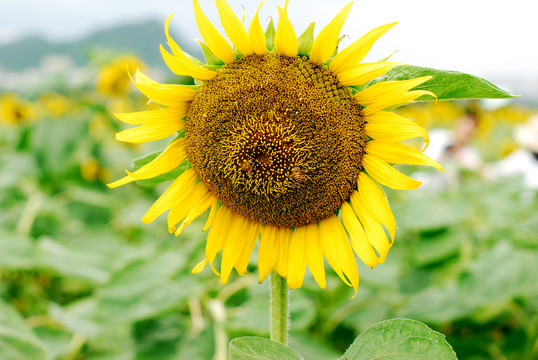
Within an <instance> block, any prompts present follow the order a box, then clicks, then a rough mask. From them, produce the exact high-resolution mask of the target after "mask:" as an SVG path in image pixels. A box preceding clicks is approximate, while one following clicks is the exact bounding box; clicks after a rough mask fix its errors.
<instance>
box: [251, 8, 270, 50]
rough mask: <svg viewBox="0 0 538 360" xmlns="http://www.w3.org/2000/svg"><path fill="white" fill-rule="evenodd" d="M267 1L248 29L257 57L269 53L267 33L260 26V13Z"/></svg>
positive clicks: (257, 11)
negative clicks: (266, 41) (266, 40)
mask: <svg viewBox="0 0 538 360" xmlns="http://www.w3.org/2000/svg"><path fill="white" fill-rule="evenodd" d="M264 2H265V1H262V2H261V3H260V5H259V6H258V10H256V14H255V15H254V17H253V18H252V20H251V21H250V26H249V28H248V32H249V37H250V46H251V47H252V50H253V51H254V53H256V55H263V54H265V53H266V52H267V45H266V44H265V33H264V32H263V28H262V26H261V25H260V19H259V16H258V13H259V12H260V9H261V7H262V5H263V3H264Z"/></svg>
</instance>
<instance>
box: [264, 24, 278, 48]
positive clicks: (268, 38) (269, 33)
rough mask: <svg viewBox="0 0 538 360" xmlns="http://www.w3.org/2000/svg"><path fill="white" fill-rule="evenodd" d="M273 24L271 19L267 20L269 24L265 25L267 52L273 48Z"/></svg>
mask: <svg viewBox="0 0 538 360" xmlns="http://www.w3.org/2000/svg"><path fill="white" fill-rule="evenodd" d="M275 34H276V29H275V23H274V22H273V18H271V19H270V20H269V24H267V29H266V30H265V44H266V45H267V50H269V51H271V50H273V49H274V48H275Z"/></svg>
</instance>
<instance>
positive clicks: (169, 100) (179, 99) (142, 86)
mask: <svg viewBox="0 0 538 360" xmlns="http://www.w3.org/2000/svg"><path fill="white" fill-rule="evenodd" d="M133 83H134V84H135V86H136V87H137V89H138V90H140V92H141V93H142V94H144V95H146V96H147V97H148V98H149V99H151V101H153V102H156V103H159V104H163V105H166V106H173V107H177V106H181V105H183V104H185V103H187V102H189V101H191V100H192V99H194V96H195V95H196V90H194V89H193V88H190V87H186V86H184V85H173V84H159V83H157V82H155V81H153V80H151V79H150V78H149V77H147V76H146V75H144V74H143V73H142V72H141V71H139V70H137V71H136V81H133Z"/></svg>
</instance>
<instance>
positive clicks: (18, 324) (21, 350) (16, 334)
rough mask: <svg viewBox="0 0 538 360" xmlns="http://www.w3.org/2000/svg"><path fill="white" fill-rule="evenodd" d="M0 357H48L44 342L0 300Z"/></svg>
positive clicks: (12, 359)
mask: <svg viewBox="0 0 538 360" xmlns="http://www.w3.org/2000/svg"><path fill="white" fill-rule="evenodd" d="M0 358H1V359H5V360H16V359H35V360H42V359H43V360H46V359H47V358H48V354H47V349H46V346H45V344H44V343H43V342H42V341H40V340H39V338H38V337H37V336H36V335H35V334H34V333H33V332H32V331H31V329H29V328H28V326H27V325H26V324H25V323H24V319H23V318H22V317H21V316H20V315H19V313H18V312H17V311H16V310H15V309H13V308H12V307H11V306H9V305H7V304H5V303H4V302H2V301H0Z"/></svg>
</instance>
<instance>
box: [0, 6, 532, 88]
mask: <svg viewBox="0 0 538 360" xmlns="http://www.w3.org/2000/svg"><path fill="white" fill-rule="evenodd" d="M228 2H229V4H230V5H231V6H232V8H233V9H234V10H235V11H236V13H237V14H238V15H240V14H241V12H242V6H244V7H245V9H246V18H247V23H248V22H250V19H251V17H252V15H253V14H254V12H255V11H256V8H257V6H258V3H259V2H258V1H254V0H228ZM200 3H201V6H202V8H203V10H204V12H206V14H207V15H208V17H209V18H210V19H211V20H213V21H214V23H217V22H218V21H217V20H218V13H217V11H216V8H215V3H214V1H212V0H200ZM283 3H284V0H268V1H267V2H266V3H265V4H264V6H263V7H262V10H261V12H260V19H261V22H262V25H265V24H266V23H267V19H268V17H269V16H273V17H275V18H277V17H278V16H277V15H278V13H277V10H276V6H277V5H281V6H282V5H283ZM347 3H348V1H342V0H333V1H323V0H311V1H307V0H291V1H290V2H289V5H288V11H289V17H290V19H291V21H292V23H293V25H294V26H295V29H296V32H297V35H299V34H300V33H301V32H302V31H303V30H304V29H305V28H306V27H307V26H308V24H309V23H310V21H316V24H317V26H316V33H317V32H318V31H319V30H321V29H322V27H323V26H325V25H326V24H327V23H328V22H329V21H330V20H331V19H332V17H334V16H335V15H336V14H337V13H338V11H339V10H340V9H341V8H342V7H343V6H344V5H345V4H347ZM537 7H538V1H536V0H511V1H506V0H451V1H432V0H429V1H428V0H405V1H404V0H357V1H355V2H354V4H353V8H352V10H351V13H350V14H349V17H348V19H347V21H346V24H345V25H344V28H343V29H342V34H345V35H347V37H346V38H345V39H344V40H343V45H346V44H349V43H351V42H352V41H353V40H356V39H358V38H359V37H360V36H362V35H363V34H365V33H366V32H368V31H369V30H371V29H373V28H374V27H377V26H379V25H383V24H386V23H389V22H394V21H399V23H398V25H396V27H394V28H393V29H392V30H391V31H389V33H387V34H386V35H384V36H383V37H382V38H381V39H380V40H378V42H377V43H376V45H375V46H374V48H373V49H372V52H371V54H370V55H369V57H368V58H367V60H373V61H375V60H378V59H380V58H383V57H385V56H387V55H388V54H391V53H392V52H394V51H395V50H397V51H398V53H397V54H395V55H394V57H393V58H392V60H393V61H400V62H404V63H408V64H413V65H421V66H429V67H435V68H440V69H449V70H459V71H463V72H468V73H472V74H475V75H479V76H484V77H488V76H495V77H510V76H514V77H522V76H528V77H529V78H538V66H536V64H537V63H538V61H537V60H538V46H536V36H537V35H538V21H537V20H538V19H537V17H538V15H537V14H538V13H537V12H536V8H537ZM170 13H175V17H174V20H173V22H172V25H171V27H172V29H173V31H174V32H176V33H178V32H181V33H182V34H184V38H199V37H200V34H199V32H198V30H197V28H196V23H195V20H194V13H193V10H192V2H191V1H190V0H158V1H151V2H150V1H140V0H92V1H89V0H86V1H83V0H49V1H43V0H0V44H5V43H9V42H12V41H14V40H16V39H20V38H22V37H25V36H28V35H36V34H39V35H41V36H44V37H46V38H47V39H49V40H54V41H69V40H75V39H77V38H80V37H83V36H85V35H88V34H89V33H91V32H94V31H97V30H100V29H108V28H112V27H114V26H116V25H119V24H127V23H132V22H141V21H144V20H149V19H155V20H157V21H161V22H162V23H163V24H164V20H165V19H166V17H167V16H168V15H169V14H170ZM221 29H222V28H221Z"/></svg>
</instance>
